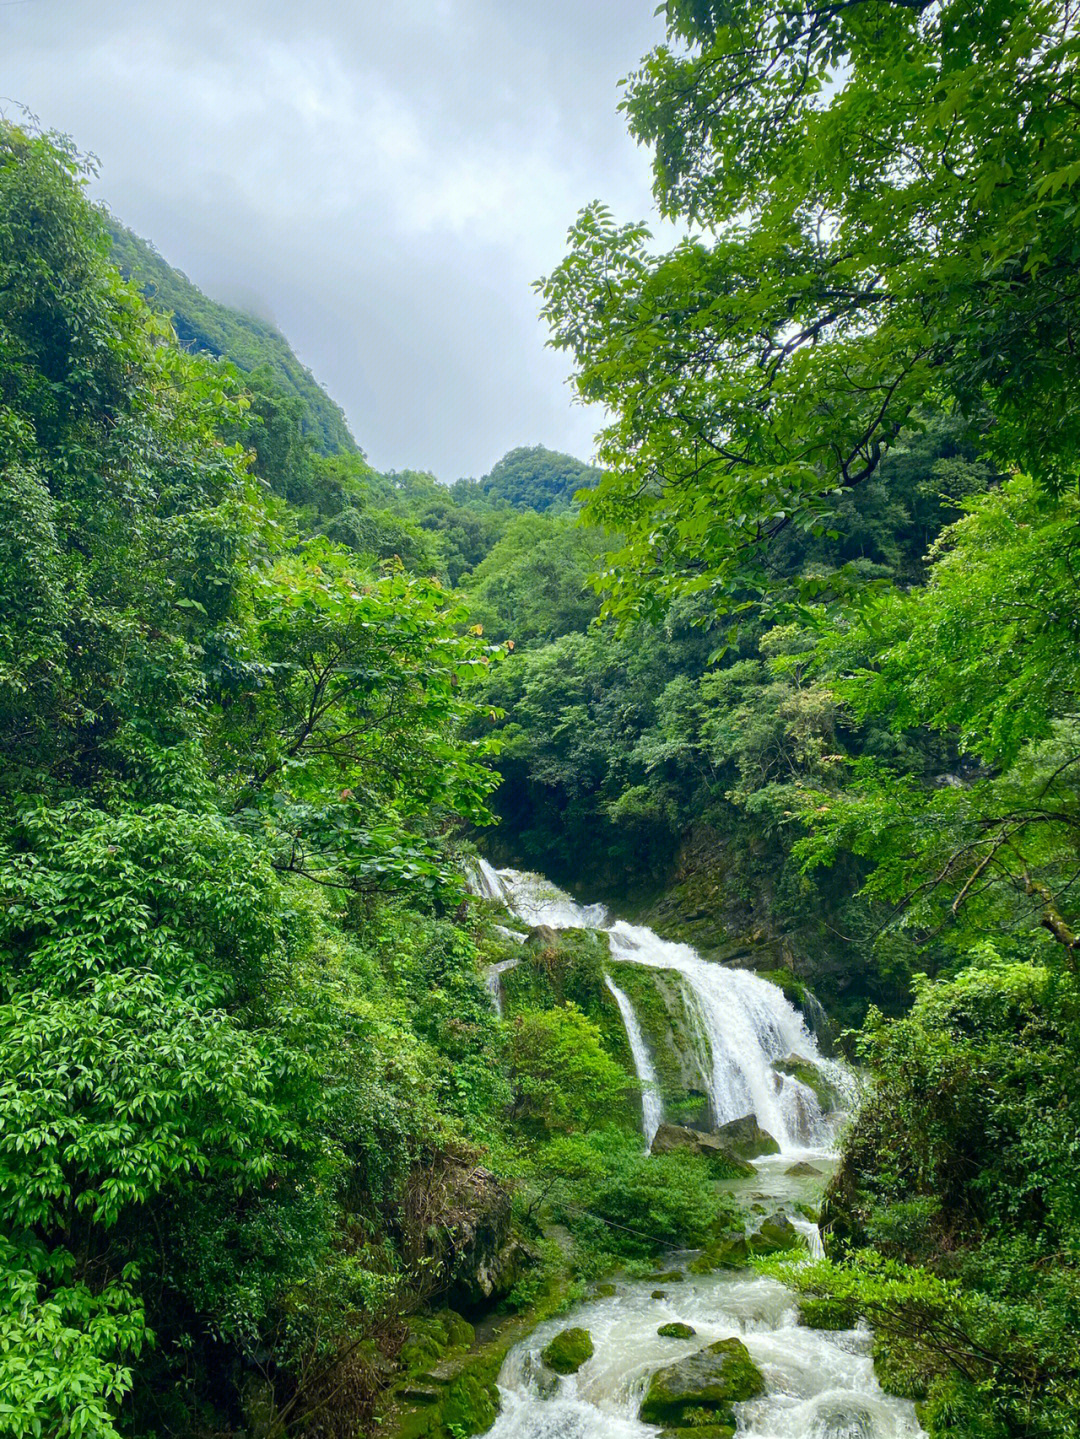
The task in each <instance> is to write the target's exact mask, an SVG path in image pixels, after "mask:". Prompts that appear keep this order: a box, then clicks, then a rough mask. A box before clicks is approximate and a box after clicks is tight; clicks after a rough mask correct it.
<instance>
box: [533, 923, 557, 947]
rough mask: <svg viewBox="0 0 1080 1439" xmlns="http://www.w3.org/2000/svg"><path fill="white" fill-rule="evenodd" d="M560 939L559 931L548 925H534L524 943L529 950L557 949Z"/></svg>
mask: <svg viewBox="0 0 1080 1439" xmlns="http://www.w3.org/2000/svg"><path fill="white" fill-rule="evenodd" d="M561 939H562V933H561V931H559V930H557V929H552V927H551V925H550V924H535V925H533V927H532V929H530V931H529V937H528V939H527V940H526V943H527V944H528V945H529V947H530V949H557V948H558V945H559V941H560V940H561Z"/></svg>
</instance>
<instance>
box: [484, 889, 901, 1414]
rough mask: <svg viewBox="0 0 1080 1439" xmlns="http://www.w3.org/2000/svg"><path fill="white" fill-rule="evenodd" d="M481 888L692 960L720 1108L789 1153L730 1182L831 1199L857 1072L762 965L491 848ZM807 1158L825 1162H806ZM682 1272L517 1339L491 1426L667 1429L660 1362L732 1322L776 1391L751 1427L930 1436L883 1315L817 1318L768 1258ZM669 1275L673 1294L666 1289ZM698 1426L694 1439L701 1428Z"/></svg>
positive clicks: (655, 1117) (654, 1109)
mask: <svg viewBox="0 0 1080 1439" xmlns="http://www.w3.org/2000/svg"><path fill="white" fill-rule="evenodd" d="M476 887H477V889H478V890H480V892H481V893H484V894H485V895H486V896H487V897H488V898H491V899H497V900H499V901H501V902H502V903H503V904H505V905H506V906H507V908H508V909H510V910H511V912H512V913H513V914H514V915H515V916H516V917H517V918H518V919H519V920H520V921H521V922H522V923H523V924H525V925H538V924H545V925H550V926H551V927H552V928H555V929H567V928H581V927H588V928H595V929H601V930H604V931H606V933H607V934H608V936H609V938H610V941H611V951H612V956H613V958H615V959H617V960H620V961H622V962H628V963H635V964H642V965H647V966H651V967H654V968H659V969H664V970H668V971H674V972H675V973H677V974H678V975H680V976H681V979H682V982H683V985H684V992H685V993H686V995H687V998H688V1000H689V1001H690V1005H689V1007H690V1010H691V1014H692V1017H693V1020H694V1023H695V1026H696V1028H697V1029H698V1030H699V1031H700V1032H699V1033H698V1034H697V1035H696V1038H697V1039H698V1041H699V1042H700V1044H701V1046H702V1061H703V1063H702V1068H703V1072H704V1073H705V1074H706V1075H707V1076H708V1079H709V1099H710V1104H711V1107H712V1111H713V1115H714V1118H715V1121H716V1123H718V1124H723V1123H725V1122H726V1121H728V1120H731V1119H737V1118H739V1117H741V1116H742V1115H745V1114H747V1113H750V1112H753V1113H754V1114H755V1115H756V1116H757V1119H758V1123H759V1124H761V1126H762V1127H763V1128H765V1129H767V1130H768V1131H769V1132H770V1133H771V1134H772V1135H774V1136H775V1138H776V1139H777V1141H778V1142H779V1145H780V1153H779V1154H775V1155H771V1156H768V1157H766V1158H760V1159H757V1160H755V1161H754V1165H755V1169H756V1170H757V1173H756V1175H755V1176H754V1177H753V1178H747V1179H742V1180H736V1181H730V1182H729V1186H728V1187H730V1189H731V1191H732V1192H733V1193H734V1194H735V1195H736V1196H737V1197H738V1198H740V1199H741V1200H743V1201H744V1202H745V1203H746V1204H747V1205H751V1204H753V1205H758V1206H762V1207H763V1208H764V1209H765V1210H767V1211H768V1212H771V1211H772V1210H774V1209H776V1208H787V1209H789V1211H790V1209H791V1207H792V1206H793V1205H794V1204H796V1203H800V1202H801V1203H806V1202H809V1203H810V1204H812V1205H815V1206H816V1204H817V1203H818V1202H819V1200H820V1195H821V1189H822V1186H823V1184H824V1180H825V1177H826V1175H827V1173H828V1171H829V1170H830V1169H831V1167H832V1165H833V1163H834V1162H835V1156H834V1154H833V1146H834V1144H835V1141H836V1137H837V1134H838V1131H839V1127H840V1125H841V1124H842V1122H843V1119H844V1111H845V1109H846V1108H848V1107H849V1106H850V1105H851V1103H852V1102H853V1101H854V1099H855V1096H856V1092H857V1091H856V1084H855V1080H854V1078H853V1076H852V1075H851V1074H850V1073H849V1072H848V1071H847V1069H846V1068H845V1066H843V1065H842V1064H840V1063H838V1062H837V1061H833V1060H829V1059H827V1058H826V1057H825V1056H823V1055H822V1054H821V1052H820V1050H819V1049H818V1045H817V1041H816V1039H815V1037H814V1035H813V1033H812V1032H811V1031H810V1029H809V1028H808V1026H807V1024H806V1021H805V1020H804V1018H803V1016H802V1015H801V1014H800V1013H799V1012H798V1010H796V1009H795V1007H794V1006H793V1005H792V1004H791V1003H790V1002H789V1001H788V1000H787V998H786V997H785V996H784V994H783V992H782V991H781V990H780V989H778V988H777V987H776V986H775V985H773V984H771V983H769V982H768V981H767V980H763V979H760V978H759V977H758V976H757V975H755V974H753V973H751V972H749V971H746V970H737V969H728V968H726V967H725V966H723V965H720V964H715V963H709V962H707V961H705V960H703V959H702V958H701V957H700V956H699V955H698V954H697V953H696V952H695V951H694V950H693V949H691V948H690V947H689V946H687V945H682V944H675V943H672V942H670V941H667V940H663V939H661V938H660V937H659V936H658V935H656V934H654V933H653V932H652V930H649V929H646V928H644V927H643V926H638V925H631V924H627V923H626V922H624V921H621V920H617V919H613V918H612V917H611V916H610V915H609V914H608V913H607V911H606V910H605V909H604V908H603V906H600V905H588V906H582V905H579V904H578V903H577V902H576V901H575V900H573V899H572V898H571V897H570V896H569V895H567V894H565V893H563V892H562V891H561V890H558V889H556V888H555V887H554V886H553V885H551V884H549V883H548V882H547V881H546V880H544V879H542V878H541V877H540V876H538V875H531V874H526V873H523V872H521V871H517V870H499V871H496V870H494V869H492V868H491V866H490V865H487V864H486V863H484V862H481V868H480V872H479V874H478V875H477V880H476ZM489 984H491V985H492V986H493V987H492V993H493V999H494V1002H495V1003H496V1004H498V1003H499V997H498V992H497V990H498V976H497V975H496V976H489ZM607 984H608V988H609V989H610V991H611V993H612V995H613V997H614V998H615V1000H616V1002H617V1003H618V1005H619V1010H620V1012H621V1014H622V1016H623V1022H624V1024H625V1025H626V1030H627V1037H628V1039H629V1041H630V1045H631V1049H632V1051H633V1054H634V1061H635V1065H636V1066H637V1070H638V1078H639V1079H640V1080H641V1082H642V1090H643V1116H642V1123H643V1130H644V1138H645V1140H646V1144H649V1143H651V1140H652V1137H653V1135H654V1134H655V1132H656V1127H657V1126H658V1125H659V1123H660V1121H661V1118H662V1114H661V1109H660V1105H659V1096H658V1094H657V1089H656V1074H655V1069H654V1067H653V1063H652V1059H651V1057H650V1056H649V1053H648V1049H647V1047H646V1045H645V1042H644V1040H643V1038H642V1035H641V1030H640V1025H639V1024H638V1022H637V1019H636V1016H635V1015H634V1012H633V1007H632V1005H631V1003H630V1001H629V999H628V998H627V996H626V995H625V994H624V993H622V991H621V990H619V989H618V987H617V986H616V985H615V984H614V982H613V981H612V980H611V978H610V976H608V977H607ZM790 1056H795V1057H797V1058H798V1059H799V1060H800V1061H805V1063H807V1064H809V1065H812V1066H814V1067H815V1068H816V1069H817V1070H818V1071H820V1073H821V1074H822V1076H823V1077H824V1078H825V1079H827V1081H828V1086H829V1089H830V1090H831V1092H832V1093H833V1094H835V1095H836V1096H837V1104H836V1107H835V1108H831V1109H826V1108H824V1107H823V1106H822V1104H821V1102H820V1101H819V1097H818V1094H817V1093H815V1090H814V1089H813V1088H811V1087H809V1086H808V1085H806V1084H803V1083H801V1082H800V1081H799V1079H797V1078H796V1077H794V1076H792V1075H790V1074H785V1073H781V1072H778V1071H777V1070H776V1069H774V1068H773V1065H774V1064H775V1063H776V1062H777V1061H783V1060H784V1059H785V1057H790ZM796 1161H802V1162H803V1163H804V1164H805V1165H809V1166H812V1169H813V1170H816V1171H817V1173H816V1174H815V1173H813V1172H811V1173H810V1174H809V1175H806V1174H799V1175H793V1174H791V1173H790V1172H789V1171H790V1170H791V1167H792V1165H793V1164H794V1163H795V1162H796ZM790 1217H791V1219H792V1222H793V1223H794V1224H795V1225H796V1226H797V1227H798V1228H799V1229H801V1230H802V1232H803V1233H804V1235H805V1236H806V1240H807V1246H808V1249H809V1251H810V1252H811V1253H820V1237H819V1235H818V1233H817V1229H816V1226H815V1225H814V1224H813V1223H812V1222H810V1221H809V1220H805V1219H802V1218H801V1217H800V1216H799V1215H797V1214H795V1213H791V1214H790ZM687 1257H689V1256H687ZM677 1263H678V1256H676V1257H674V1258H672V1257H669V1258H668V1259H667V1260H665V1261H664V1264H663V1266H662V1267H663V1269H664V1270H665V1271H667V1270H671V1269H672V1268H673V1265H677ZM680 1272H681V1273H682V1276H683V1277H682V1278H681V1280H678V1281H673V1280H671V1279H670V1278H666V1279H662V1280H658V1279H657V1278H652V1279H648V1278H646V1279H627V1278H622V1277H620V1278H617V1280H616V1284H615V1288H616V1292H615V1293H614V1294H613V1295H612V1294H606V1295H605V1296H604V1297H596V1298H593V1299H589V1300H586V1301H585V1302H583V1303H581V1304H579V1305H576V1306H575V1307H574V1308H573V1309H572V1310H571V1311H569V1312H568V1313H566V1314H562V1315H560V1316H559V1317H558V1318H557V1319H553V1320H549V1321H548V1322H546V1323H544V1324H541V1325H540V1326H539V1327H538V1328H537V1329H536V1330H535V1331H534V1332H533V1333H532V1334H530V1335H529V1337H528V1338H527V1339H525V1340H522V1341H521V1343H519V1344H517V1345H515V1346H514V1348H513V1349H512V1350H511V1351H510V1353H509V1354H508V1355H507V1357H506V1360H505V1362H504V1364H503V1366H502V1369H501V1371H500V1373H499V1377H498V1385H499V1390H500V1393H501V1397H502V1411H501V1413H500V1416H499V1418H498V1419H497V1420H496V1423H495V1426H494V1428H493V1429H491V1430H490V1434H491V1439H656V1436H657V1435H658V1433H659V1431H658V1430H657V1428H656V1427H655V1426H652V1425H649V1424H645V1423H642V1421H641V1420H639V1419H638V1418H637V1412H638V1408H639V1406H640V1404H641V1401H642V1398H643V1397H644V1394H645V1390H646V1388H647V1386H648V1382H649V1378H650V1376H651V1375H652V1374H653V1373H655V1372H656V1370H658V1369H660V1368H663V1367H664V1366H665V1365H668V1364H672V1363H674V1362H676V1361H678V1360H680V1359H684V1358H686V1357H687V1356H689V1355H690V1354H693V1353H695V1352H696V1351H697V1350H699V1349H701V1348H703V1347H704V1346H705V1345H707V1344H711V1343H712V1342H713V1341H714V1340H718V1339H727V1338H730V1337H731V1336H738V1337H739V1338H740V1339H741V1340H742V1341H743V1343H744V1344H745V1345H746V1348H747V1350H748V1351H749V1353H750V1356H751V1358H752V1359H753V1360H754V1362H755V1363H756V1364H757V1366H758V1368H759V1369H760V1370H761V1372H762V1374H763V1375H764V1378H765V1383H766V1390H765V1393H764V1394H763V1395H762V1396H761V1397H759V1398H757V1399H753V1400H749V1401H747V1402H745V1403H742V1404H737V1405H736V1406H735V1410H736V1414H737V1416H738V1426H739V1427H738V1439H920V1436H921V1435H922V1432H923V1431H922V1430H921V1428H920V1426H919V1424H918V1421H917V1419H916V1417H915V1409H914V1405H913V1404H911V1403H910V1402H909V1401H907V1400H903V1399H897V1398H894V1397H892V1396H891V1395H887V1394H885V1393H884V1392H883V1391H882V1389H881V1387H880V1385H879V1384H878V1382H877V1379H876V1377H875V1375H874V1369H873V1364H872V1361H871V1334H870V1331H869V1330H868V1329H866V1328H865V1327H860V1328H859V1329H854V1330H841V1331H822V1330H815V1329H809V1328H806V1327H803V1326H801V1325H800V1324H799V1323H798V1311H797V1308H796V1304H795V1298H794V1296H793V1295H792V1293H791V1291H790V1290H788V1289H786V1288H785V1287H784V1286H783V1285H782V1284H780V1283H779V1282H778V1281H776V1280H774V1279H771V1278H767V1277H765V1276H764V1275H761V1274H759V1273H757V1272H756V1271H754V1270H752V1269H749V1270H721V1271H719V1272H717V1273H714V1274H706V1275H695V1274H691V1273H689V1272H688V1271H687V1270H686V1269H685V1268H683V1269H681V1270H680ZM658 1288H659V1289H661V1290H662V1291H663V1294H664V1297H663V1298H662V1299H658V1298H655V1297H654V1294H655V1292H656V1291H657V1289H658ZM672 1321H681V1322H683V1323H685V1324H689V1325H691V1326H692V1327H693V1328H694V1330H695V1331H696V1332H695V1335H694V1337H693V1338H692V1339H672V1338H661V1337H660V1336H659V1335H658V1334H657V1328H658V1326H659V1325H662V1324H667V1323H669V1322H672ZM572 1325H580V1326H581V1327H583V1328H585V1329H588V1331H589V1333H590V1334H591V1336H592V1340H593V1345H594V1354H593V1356H592V1358H591V1359H589V1360H588V1361H587V1362H586V1363H585V1364H584V1365H583V1366H582V1368H581V1369H579V1370H578V1372H577V1374H574V1375H570V1376H568V1377H565V1378H561V1379H555V1377H554V1376H553V1375H552V1374H551V1373H550V1372H549V1371H548V1370H547V1369H546V1368H545V1366H544V1365H543V1363H542V1361H541V1358H540V1353H541V1350H542V1349H543V1348H544V1346H545V1345H546V1344H547V1343H548V1341H549V1340H550V1339H551V1338H552V1337H553V1336H554V1335H555V1334H557V1333H558V1332H559V1331H560V1330H562V1329H565V1328H567V1327H569V1326H572ZM682 1432H685V1434H686V1435H687V1439H690V1436H691V1435H692V1434H693V1429H687V1430H685V1431H682Z"/></svg>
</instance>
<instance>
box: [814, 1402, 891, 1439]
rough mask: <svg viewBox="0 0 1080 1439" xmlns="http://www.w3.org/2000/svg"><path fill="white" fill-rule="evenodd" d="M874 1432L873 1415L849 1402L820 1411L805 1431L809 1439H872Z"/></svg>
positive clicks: (859, 1405) (838, 1403)
mask: <svg viewBox="0 0 1080 1439" xmlns="http://www.w3.org/2000/svg"><path fill="white" fill-rule="evenodd" d="M876 1432H877V1431H876V1426H875V1424H874V1417H873V1415H872V1414H870V1413H869V1412H868V1411H867V1410H866V1409H864V1408H863V1406H862V1405H861V1404H853V1403H852V1402H851V1401H850V1400H845V1401H842V1402H834V1403H830V1404H828V1405H827V1406H825V1407H823V1408H822V1409H820V1410H819V1411H818V1412H817V1413H816V1414H815V1415H814V1418H813V1420H812V1421H811V1424H810V1428H809V1430H808V1431H807V1433H808V1436H809V1439H873V1436H874V1434H875V1433H876Z"/></svg>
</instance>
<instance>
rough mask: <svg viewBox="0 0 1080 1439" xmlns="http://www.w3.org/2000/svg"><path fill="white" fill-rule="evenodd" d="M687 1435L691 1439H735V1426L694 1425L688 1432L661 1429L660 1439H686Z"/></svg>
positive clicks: (684, 1430)
mask: <svg viewBox="0 0 1080 1439" xmlns="http://www.w3.org/2000/svg"><path fill="white" fill-rule="evenodd" d="M688 1433H689V1434H690V1435H692V1436H693V1439H735V1426H734V1425H733V1424H695V1425H694V1426H693V1427H692V1428H691V1429H690V1430H686V1429H662V1430H661V1431H660V1439H687V1435H688Z"/></svg>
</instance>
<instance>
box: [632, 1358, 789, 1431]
mask: <svg viewBox="0 0 1080 1439" xmlns="http://www.w3.org/2000/svg"><path fill="white" fill-rule="evenodd" d="M764 1389H765V1381H764V1379H763V1378H762V1376H761V1371H760V1370H759V1369H758V1367H757V1365H756V1364H755V1363H754V1361H753V1360H752V1359H751V1358H750V1355H749V1354H748V1353H747V1350H746V1345H745V1344H743V1342H742V1340H741V1339H721V1340H719V1341H718V1342H717V1343H716V1344H710V1345H709V1346H708V1348H707V1349H699V1350H698V1352H697V1353H696V1354H691V1355H690V1356H689V1357H688V1358H686V1359H680V1360H679V1362H678V1363H677V1364H669V1365H668V1367H667V1368H666V1369H661V1370H659V1372H658V1373H656V1374H654V1375H653V1377H652V1379H651V1380H650V1381H649V1388H648V1392H647V1393H646V1395H645V1399H644V1401H643V1402H642V1405H641V1410H640V1414H639V1417H640V1418H641V1419H642V1421H643V1422H644V1423H646V1424H664V1425H667V1426H668V1427H669V1428H671V1429H676V1430H687V1429H689V1430H691V1431H692V1432H693V1433H694V1434H695V1435H700V1434H701V1433H703V1432H704V1429H703V1427H702V1426H706V1425H707V1426H719V1427H721V1428H734V1426H735V1422H736V1421H735V1411H734V1410H733V1409H732V1407H731V1406H732V1405H733V1404H738V1403H740V1402H741V1401H742V1400H744V1399H754V1398H756V1397H757V1395H759V1394H761V1393H763V1392H764Z"/></svg>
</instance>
